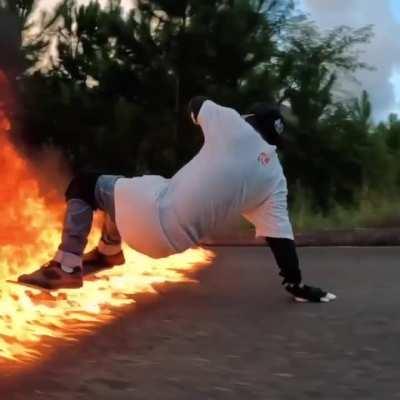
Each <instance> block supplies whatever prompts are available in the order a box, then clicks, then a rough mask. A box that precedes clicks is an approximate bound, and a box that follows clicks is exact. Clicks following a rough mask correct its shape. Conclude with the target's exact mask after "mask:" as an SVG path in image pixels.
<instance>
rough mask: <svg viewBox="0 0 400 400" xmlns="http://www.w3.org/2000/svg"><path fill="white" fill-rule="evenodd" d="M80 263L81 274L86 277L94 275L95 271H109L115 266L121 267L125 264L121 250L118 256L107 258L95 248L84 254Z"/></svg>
mask: <svg viewBox="0 0 400 400" xmlns="http://www.w3.org/2000/svg"><path fill="white" fill-rule="evenodd" d="M82 263H83V273H84V275H87V274H94V273H96V272H97V271H101V270H103V269H109V268H112V267H115V266H117V265H123V264H125V257H124V253H123V252H122V250H121V251H120V252H119V253H118V254H115V255H113V256H107V255H105V254H103V253H100V251H99V250H98V248H97V247H96V248H94V249H93V250H92V251H90V252H89V253H86V254H84V256H83V260H82Z"/></svg>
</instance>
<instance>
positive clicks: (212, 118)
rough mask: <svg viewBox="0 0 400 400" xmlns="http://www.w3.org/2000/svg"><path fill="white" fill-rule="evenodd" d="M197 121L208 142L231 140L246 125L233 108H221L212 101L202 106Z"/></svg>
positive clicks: (207, 101)
mask: <svg viewBox="0 0 400 400" xmlns="http://www.w3.org/2000/svg"><path fill="white" fill-rule="evenodd" d="M197 121H198V123H199V125H200V126H201V129H202V130H203V134H204V139H205V140H206V141H207V140H214V139H218V140H219V139H223V140H224V139H228V138H231V137H232V135H234V134H235V133H237V132H239V131H240V129H241V127H243V124H245V121H244V120H243V119H242V117H241V116H240V114H239V113H238V112H237V111H235V110H234V109H233V108H228V107H223V106H220V105H219V104H216V103H214V102H213V101H211V100H206V101H205V102H204V103H203V104H202V106H201V108H200V111H199V114H198V117H197Z"/></svg>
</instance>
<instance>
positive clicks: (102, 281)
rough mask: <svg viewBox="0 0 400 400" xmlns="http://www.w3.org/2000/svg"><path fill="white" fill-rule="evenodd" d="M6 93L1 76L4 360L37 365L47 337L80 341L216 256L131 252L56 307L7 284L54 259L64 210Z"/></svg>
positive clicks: (0, 333)
mask: <svg viewBox="0 0 400 400" xmlns="http://www.w3.org/2000/svg"><path fill="white" fill-rule="evenodd" d="M5 93H6V80H5V76H4V74H2V73H1V71H0V205H1V213H0V361H1V359H3V360H4V359H11V360H29V359H35V358H37V357H39V356H41V355H42V354H43V353H44V349H43V348H42V347H41V346H40V343H41V342H42V340H43V339H44V338H46V337H52V338H60V339H76V338H77V337H78V336H80V335H83V334H85V333H88V332H90V331H92V330H93V329H94V328H95V327H96V326H99V325H101V324H103V323H107V322H108V321H111V320H112V319H113V318H115V315H116V308H117V307H122V306H124V305H127V304H131V303H134V300H133V299H132V295H134V294H135V293H143V292H154V289H153V287H152V284H155V283H162V282H183V281H188V278H187V277H185V272H188V271H192V270H194V269H196V268H198V267H199V266H201V265H205V264H207V263H209V262H210V260H211V258H212V253H211V252H208V251H206V250H202V249H196V250H189V251H187V252H185V253H183V254H179V255H176V256H172V257H169V258H167V259H163V260H153V259H150V258H148V257H146V256H143V255H141V254H138V253H136V252H134V251H131V250H128V249H126V250H125V251H126V259H127V262H126V265H124V266H122V267H118V268H115V269H114V270H112V271H107V272H103V273H101V274H99V275H98V277H97V278H96V279H93V280H89V281H87V282H86V283H85V285H84V287H83V288H82V289H79V290H70V291H58V292H56V293H55V294H54V297H55V298H56V299H57V301H54V302H44V301H42V298H43V295H42V294H40V292H38V291H36V290H34V289H32V290H30V289H26V288H23V287H19V286H17V285H12V284H9V283H7V282H6V280H7V279H15V278H16V277H17V276H18V275H20V274H21V273H24V272H30V271H31V270H33V269H35V268H36V267H38V266H40V265H41V264H42V263H43V262H46V261H48V260H49V259H50V258H51V256H52V255H53V254H54V251H55V249H56V246H57V244H58V240H59V237H60V229H61V223H60V220H61V219H60V215H61V214H62V210H63V205H62V203H58V204H50V205H49V204H47V203H46V202H45V201H44V199H43V197H41V195H40V192H39V186H38V182H37V179H35V176H34V173H32V172H31V171H32V169H31V168H29V165H28V163H27V162H26V161H25V160H24V159H23V158H22V157H21V156H20V155H18V153H17V152H16V150H15V148H14V146H13V145H12V143H11V141H10V140H9V131H10V122H9V120H8V119H7V117H6V114H5V112H4V94H5ZM2 96H3V101H2ZM94 236H96V232H94ZM94 240H95V238H94V237H93V236H92V238H91V241H90V243H91V244H92V245H93V243H95V242H94Z"/></svg>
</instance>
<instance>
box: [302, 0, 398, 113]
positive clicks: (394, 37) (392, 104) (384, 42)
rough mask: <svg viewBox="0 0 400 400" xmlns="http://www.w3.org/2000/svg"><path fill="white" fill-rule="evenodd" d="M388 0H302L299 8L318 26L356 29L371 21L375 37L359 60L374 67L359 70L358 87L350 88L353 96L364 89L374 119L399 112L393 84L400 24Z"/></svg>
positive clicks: (395, 81) (395, 83)
mask: <svg viewBox="0 0 400 400" xmlns="http://www.w3.org/2000/svg"><path fill="white" fill-rule="evenodd" d="M392 6H393V4H392V2H391V1H390V0H381V1H365V0H334V1H321V0H303V8H304V9H305V10H306V12H308V13H309V15H310V17H311V19H312V20H314V21H315V22H316V23H317V24H318V25H319V27H320V28H322V29H330V28H332V27H334V26H338V25H349V26H351V27H354V28H359V27H361V26H364V25H369V24H373V25H374V33H375V37H374V38H373V40H372V42H371V43H370V44H367V45H365V46H364V47H363V50H365V53H364V54H363V55H362V57H361V59H362V61H365V62H367V63H368V64H369V65H371V66H373V67H374V68H375V70H374V71H360V72H358V73H357V74H356V78H357V79H358V80H359V81H360V82H361V86H360V87H358V88H357V87H356V88H354V89H353V88H352V90H354V93H353V94H355V95H357V94H359V93H360V92H361V91H362V90H363V89H366V90H367V91H368V92H369V94H370V96H371V100H372V103H373V107H374V119H375V120H381V119H384V118H386V117H387V114H388V113H389V112H393V111H396V110H397V112H398V113H400V104H399V103H397V96H399V94H398V93H396V87H397V86H398V85H399V83H397V82H399V81H400V75H396V71H398V70H399V69H400V41H399V38H400V23H398V22H397V21H396V18H395V14H394V13H393V7H392Z"/></svg>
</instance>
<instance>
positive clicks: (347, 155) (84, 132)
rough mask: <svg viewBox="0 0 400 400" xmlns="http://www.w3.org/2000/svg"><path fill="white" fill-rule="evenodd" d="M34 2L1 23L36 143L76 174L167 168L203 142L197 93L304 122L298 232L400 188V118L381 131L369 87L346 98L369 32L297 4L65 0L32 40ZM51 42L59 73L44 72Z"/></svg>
mask: <svg viewBox="0 0 400 400" xmlns="http://www.w3.org/2000/svg"><path fill="white" fill-rule="evenodd" d="M32 7H33V1H32V0H19V1H5V0H2V1H1V0H0V19H1V15H2V14H3V15H5V14H7V16H8V17H7V18H9V16H12V18H13V19H14V28H15V29H14V33H15V34H16V36H15V37H16V39H15V46H14V48H15V49H17V53H18V54H17V55H16V57H14V59H15V60H17V59H18V60H19V61H18V62H17V63H14V65H16V64H18V65H20V70H19V72H18V73H17V72H14V74H15V75H19V80H18V88H17V89H18V93H19V102H20V104H21V105H22V110H23V112H22V113H21V115H20V118H18V120H19V123H14V126H16V127H18V129H19V130H20V131H21V134H22V136H23V139H24V143H25V144H27V145H30V146H34V147H40V146H42V145H44V144H45V145H48V144H50V145H53V146H56V147H59V148H61V149H62V150H63V152H64V154H65V155H66V157H67V158H68V159H69V161H70V163H71V165H72V166H73V167H74V168H88V169H100V170H102V171H104V172H110V173H123V174H127V175H134V174H141V173H156V174H163V175H165V176H170V175H172V174H173V173H174V172H175V171H176V170H177V169H178V168H179V167H180V166H182V164H184V163H185V162H187V161H188V160H189V159H190V158H191V157H193V155H194V154H195V153H196V152H197V151H198V150H199V148H200V146H201V135H200V134H199V133H198V132H197V128H195V127H193V126H192V124H191V123H190V121H189V119H188V118H187V115H186V104H187V102H188V100H189V99H190V98H191V97H192V96H194V95H199V94H201V95H206V96H209V97H211V98H213V99H215V100H216V101H218V102H220V103H222V104H226V105H230V106H233V107H236V108H237V109H238V110H240V111H242V112H245V111H246V108H248V106H249V105H250V104H252V103H254V102H257V101H278V102H280V103H285V104H288V105H290V106H291V108H292V110H293V112H294V114H295V116H296V119H297V122H298V124H297V126H296V127H292V129H291V130H290V132H289V135H290V138H291V142H292V146H291V147H289V148H288V149H287V150H286V151H285V152H284V153H283V155H282V156H283V162H284V167H285V171H286V174H287V177H288V182H289V192H290V202H291V205H292V207H293V210H294V214H295V215H296V220H297V221H300V222H298V223H299V226H303V225H307V224H308V225H310V224H311V225H312V224H314V222H316V223H318V224H322V225H323V224H325V221H326V219H328V220H329V219H330V220H331V221H333V222H335V223H338V224H340V222H338V221H341V220H343V219H347V220H348V221H350V220H352V219H351V217H350V214H351V213H353V214H354V215H358V214H357V212H358V211H355V210H364V211H362V212H361V214H363V215H364V214H366V213H373V210H378V209H379V207H376V206H375V205H374V206H368V207H369V208H368V207H367V204H376V202H375V200H374V201H373V202H372V200H371V199H376V198H379V201H381V202H382V199H383V198H384V197H387V198H389V197H390V198H396V194H397V193H399V185H400V161H399V160H400V157H399V156H400V120H399V119H398V117H397V116H394V115H393V116H391V117H390V118H389V120H388V121H387V122H385V123H381V124H380V125H378V126H374V124H373V122H372V120H371V114H372V108H371V103H370V101H369V96H368V93H366V92H363V94H362V96H361V97H360V98H355V99H352V100H349V101H346V102H341V101H339V100H338V96H337V92H338V88H339V86H340V83H341V82H342V81H343V79H344V77H346V79H349V78H350V79H351V77H352V75H353V73H354V72H355V71H357V70H358V69H360V68H364V69H365V68H369V66H368V65H366V64H364V63H362V62H360V61H359V52H360V46H362V45H364V44H367V43H368V41H369V40H370V38H371V36H372V31H371V27H369V26H367V27H364V28H361V29H352V28H349V27H344V26H341V27H337V28H335V29H332V30H330V31H328V32H321V31H319V30H318V29H317V28H316V27H315V25H313V24H312V23H310V22H309V21H308V20H307V19H306V18H305V17H304V16H303V15H299V13H298V11H297V10H296V9H295V2H294V1H292V0H280V1H278V0H216V1H215V0H213V1H211V0H154V1H150V0H138V2H137V7H135V8H134V9H132V10H131V11H130V12H128V13H126V12H125V11H124V10H123V9H122V8H121V4H120V1H118V0H109V1H108V3H107V6H106V7H101V6H100V5H99V3H98V2H97V1H91V2H90V3H89V4H88V5H86V6H82V5H79V4H78V3H77V2H76V1H74V0H63V1H62V2H61V4H59V6H58V7H57V8H56V9H55V11H54V14H51V15H47V14H43V15H42V16H41V18H40V27H41V31H40V32H39V33H37V34H36V35H35V36H30V40H26V41H25V42H24V44H22V40H21V38H22V35H23V34H24V35H25V36H27V34H28V32H30V30H31V28H32V26H31V23H32V22H31V18H30V17H31V16H32V12H33V8H32ZM0 45H1V38H0ZM52 46H53V47H54V46H55V47H56V53H54V52H50V54H51V55H52V57H51V58H50V67H49V68H41V69H35V68H33V67H34V66H35V65H36V66H37V65H38V62H39V61H40V60H42V59H43V55H44V54H47V55H48V54H49V49H50V48H51V47H52ZM3 47H4V46H3ZM5 64H6V63H5V62H3V65H2V66H1V67H2V68H3V69H7V66H6V65H5ZM9 71H11V69H9ZM14 71H17V69H15V68H14ZM21 71H22V72H21ZM298 188H301V190H299V189H298ZM380 196H381V197H380ZM370 200H371V201H370ZM368 202H370V203H368ZM365 210H368V212H367V211H365ZM376 212H378V211H376ZM311 215H312V218H311V219H312V221H314V222H304V221H303V220H304V219H307V218H308V219H310V218H309V217H310V216H311ZM357 218H358V217H357ZM360 218H361V217H360ZM302 221H303V222H302ZM352 221H353V222H354V223H356V222H357V221H356V220H352Z"/></svg>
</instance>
